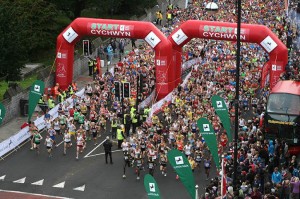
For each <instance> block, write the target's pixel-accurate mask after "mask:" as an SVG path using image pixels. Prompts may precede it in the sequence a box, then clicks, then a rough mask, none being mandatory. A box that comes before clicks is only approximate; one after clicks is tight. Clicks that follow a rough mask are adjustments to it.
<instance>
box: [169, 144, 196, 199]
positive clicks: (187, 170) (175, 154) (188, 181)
mask: <svg viewBox="0 0 300 199" xmlns="http://www.w3.org/2000/svg"><path fill="white" fill-rule="evenodd" d="M168 161H169V162H170V164H171V165H172V167H173V169H174V170H175V171H176V173H177V175H178V176H179V179H180V180H181V182H182V183H183V185H184V186H185V188H186V189H187V191H188V193H189V194H190V196H191V197H192V199H194V198H195V194H196V190H195V179H194V175H193V172H192V169H191V165H190V163H189V161H188V159H187V158H186V157H185V155H184V154H183V153H182V152H180V151H178V150H177V149H173V150H170V151H169V152H168Z"/></svg>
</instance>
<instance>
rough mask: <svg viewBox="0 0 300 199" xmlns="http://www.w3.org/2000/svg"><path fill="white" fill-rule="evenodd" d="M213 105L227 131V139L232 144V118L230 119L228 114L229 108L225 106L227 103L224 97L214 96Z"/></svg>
mask: <svg viewBox="0 0 300 199" xmlns="http://www.w3.org/2000/svg"><path fill="white" fill-rule="evenodd" d="M211 103H212V105H213V107H214V109H215V111H216V113H217V115H218V116H219V118H220V120H221V122H222V124H223V127H224V129H225V130H226V133H227V137H228V140H229V142H232V136H231V131H230V130H231V128H230V118H229V113H228V108H227V106H226V104H225V101H224V99H223V98H222V97H220V96H218V95H214V96H212V98H211Z"/></svg>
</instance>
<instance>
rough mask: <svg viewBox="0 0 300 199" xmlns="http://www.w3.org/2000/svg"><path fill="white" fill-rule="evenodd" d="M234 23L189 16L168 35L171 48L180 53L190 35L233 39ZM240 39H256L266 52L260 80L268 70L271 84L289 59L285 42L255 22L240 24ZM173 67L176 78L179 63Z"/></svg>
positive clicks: (265, 78)
mask: <svg viewBox="0 0 300 199" xmlns="http://www.w3.org/2000/svg"><path fill="white" fill-rule="evenodd" d="M236 27H237V25H236V24H235V23H225V22H212V21H196V20H189V21H186V22H184V23H182V24H181V25H180V27H179V28H178V29H176V30H175V31H174V32H173V33H172V34H171V35H170V36H169V37H168V39H169V40H170V41H171V42H172V45H173V49H174V51H177V52H178V53H179V54H180V52H181V48H182V47H183V46H184V45H185V44H186V43H187V42H189V41H190V40H191V39H193V38H203V39H214V40H227V41H236V40H237V35H236V34H237V33H236V32H237V29H236ZM241 41H242V42H249V43H257V44H259V45H260V46H261V47H262V48H263V49H264V50H265V51H266V52H267V53H269V61H268V62H267V63H266V64H265V65H264V67H263V69H262V80H261V82H262V86H264V85H265V82H266V80H267V76H268V75H269V74H270V76H269V80H270V85H271V88H273V86H274V85H275V84H276V83H277V81H278V79H279V76H280V74H281V73H282V72H284V71H285V66H286V64H287V62H288V50H287V48H286V46H285V45H284V44H283V43H282V42H281V41H280V39H278V37H277V36H276V35H275V34H274V33H273V32H272V31H271V30H270V29H269V28H267V27H266V26H262V25H254V24H242V25H241ZM175 68H176V69H175V71H176V74H175V75H176V78H180V76H181V70H180V69H181V64H179V63H178V62H176V67H175ZM176 78H175V79H176Z"/></svg>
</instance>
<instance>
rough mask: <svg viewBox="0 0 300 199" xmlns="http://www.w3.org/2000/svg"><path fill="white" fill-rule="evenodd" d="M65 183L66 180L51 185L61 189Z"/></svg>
mask: <svg viewBox="0 0 300 199" xmlns="http://www.w3.org/2000/svg"><path fill="white" fill-rule="evenodd" d="M65 183H66V181H64V182H61V183H58V184H56V185H53V186H52V187H55V188H60V189H63V188H64V187H65Z"/></svg>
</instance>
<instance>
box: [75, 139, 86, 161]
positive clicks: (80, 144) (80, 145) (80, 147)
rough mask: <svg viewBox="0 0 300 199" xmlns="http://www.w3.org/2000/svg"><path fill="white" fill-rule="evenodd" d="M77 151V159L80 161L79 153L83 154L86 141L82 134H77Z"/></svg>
mask: <svg viewBox="0 0 300 199" xmlns="http://www.w3.org/2000/svg"><path fill="white" fill-rule="evenodd" d="M76 142H77V150H76V159H77V160H78V156H79V152H80V153H82V152H83V146H84V139H83V137H82V135H81V134H80V133H77V139H76Z"/></svg>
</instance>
